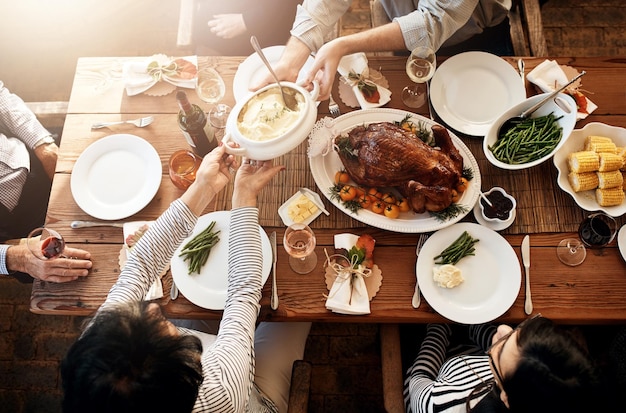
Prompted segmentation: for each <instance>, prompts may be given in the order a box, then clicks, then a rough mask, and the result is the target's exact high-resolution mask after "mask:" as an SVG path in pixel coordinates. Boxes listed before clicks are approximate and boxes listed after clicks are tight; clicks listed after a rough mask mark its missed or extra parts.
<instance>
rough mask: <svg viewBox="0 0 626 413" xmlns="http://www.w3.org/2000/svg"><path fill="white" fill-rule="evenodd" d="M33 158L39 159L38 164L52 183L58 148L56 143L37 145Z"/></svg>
mask: <svg viewBox="0 0 626 413" xmlns="http://www.w3.org/2000/svg"><path fill="white" fill-rule="evenodd" d="M35 156H36V157H37V159H39V162H41V165H43V169H44V170H45V171H46V175H48V177H49V178H50V180H51V181H52V178H54V171H55V169H56V165H57V158H58V156H59V147H58V146H57V145H56V143H48V144H44V145H39V146H38V147H36V148H35Z"/></svg>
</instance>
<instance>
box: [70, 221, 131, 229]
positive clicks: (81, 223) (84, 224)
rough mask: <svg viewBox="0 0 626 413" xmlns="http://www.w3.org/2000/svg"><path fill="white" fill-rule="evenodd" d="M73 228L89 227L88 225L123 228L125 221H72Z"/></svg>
mask: <svg viewBox="0 0 626 413" xmlns="http://www.w3.org/2000/svg"><path fill="white" fill-rule="evenodd" d="M70 227H71V228H74V229H76V228H87V227H118V228H123V227H124V223H123V222H105V221H101V222H92V221H72V223H71V224H70Z"/></svg>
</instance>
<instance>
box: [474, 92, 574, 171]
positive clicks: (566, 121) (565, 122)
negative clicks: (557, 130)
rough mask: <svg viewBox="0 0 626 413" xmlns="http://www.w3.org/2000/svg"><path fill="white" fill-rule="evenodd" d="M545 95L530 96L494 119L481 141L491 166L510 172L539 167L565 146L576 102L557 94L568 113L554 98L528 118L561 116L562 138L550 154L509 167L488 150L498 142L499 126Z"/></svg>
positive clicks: (572, 127) (509, 165) (572, 125)
mask: <svg viewBox="0 0 626 413" xmlns="http://www.w3.org/2000/svg"><path fill="white" fill-rule="evenodd" d="M546 95H547V93H542V94H540V95H536V96H532V97H530V98H528V99H526V100H525V101H523V102H521V103H519V104H517V105H515V106H513V107H512V108H510V109H509V110H507V111H506V112H504V113H503V114H502V115H500V116H499V117H498V119H496V120H495V121H494V122H493V124H492V125H491V127H490V128H489V130H488V131H487V135H485V139H484V140H483V151H484V152H485V156H486V157H487V159H488V160H489V162H491V163H492V164H493V165H495V166H497V167H498V168H501V169H511V170H517V169H526V168H530V167H533V166H536V165H539V164H540V163H542V162H545V161H546V160H548V159H550V158H551V157H552V155H554V154H555V153H556V151H558V150H559V149H560V148H561V146H563V145H564V144H565V142H566V141H567V139H568V138H569V136H570V134H571V133H572V130H574V126H575V125H576V113H577V109H576V102H575V101H574V99H573V98H572V97H571V96H569V95H566V94H564V93H559V94H558V95H557V96H556V98H559V99H560V101H562V102H564V103H565V104H567V105H568V106H569V112H567V111H565V110H564V109H563V108H561V106H559V105H557V104H556V102H555V99H556V98H555V99H550V100H549V101H548V102H546V103H545V104H544V105H543V106H542V107H540V108H539V109H537V110H536V111H535V112H534V113H533V114H532V115H531V116H530V117H531V118H538V117H541V116H545V115H548V114H550V113H552V112H554V115H555V116H556V117H559V116H563V117H562V118H561V119H559V120H558V124H559V126H561V128H562V129H563V136H562V137H561V141H560V142H559V144H558V145H557V146H556V147H555V148H554V150H553V151H552V152H550V153H549V154H548V155H545V156H544V157H542V158H540V159H537V160H534V161H532V162H527V163H524V164H517V165H511V164H508V163H505V162H501V161H499V160H497V159H496V157H495V156H493V153H492V152H491V151H490V150H489V146H493V145H494V144H495V143H496V141H497V140H498V131H499V130H500V126H501V125H502V124H503V123H504V121H506V120H507V119H510V118H512V117H515V116H519V115H520V114H521V113H522V112H524V111H525V110H526V109H529V108H530V107H531V106H533V105H534V104H535V103H537V102H539V101H540V100H541V99H543V98H545V97H546Z"/></svg>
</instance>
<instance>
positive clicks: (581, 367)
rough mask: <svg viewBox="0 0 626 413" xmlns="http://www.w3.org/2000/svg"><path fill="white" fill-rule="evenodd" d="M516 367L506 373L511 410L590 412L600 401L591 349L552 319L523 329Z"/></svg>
mask: <svg viewBox="0 0 626 413" xmlns="http://www.w3.org/2000/svg"><path fill="white" fill-rule="evenodd" d="M517 346H518V348H519V351H520V359H519V363H518V365H517V367H516V369H515V371H514V372H513V373H511V374H508V375H505V377H503V380H504V383H502V385H503V388H504V390H505V391H506V394H507V397H508V401H509V410H510V411H511V412H533V413H541V412H552V413H553V412H568V413H572V412H590V411H595V409H594V408H593V406H594V405H597V402H598V401H599V400H598V398H597V390H598V385H599V380H598V376H597V374H596V370H595V367H594V364H593V362H592V361H591V359H590V358H589V357H588V354H587V351H586V350H585V349H584V348H583V347H582V346H581V345H580V344H579V343H578V342H577V341H576V340H575V339H574V338H573V337H572V336H571V334H569V333H568V332H567V331H565V330H562V329H560V328H558V327H557V326H556V325H555V324H554V323H552V321H550V320H548V319H545V318H536V319H534V320H532V321H530V322H529V323H528V325H525V326H524V328H522V329H520V330H519V332H518V337H517Z"/></svg>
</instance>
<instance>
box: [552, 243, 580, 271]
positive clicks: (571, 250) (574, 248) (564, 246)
mask: <svg viewBox="0 0 626 413" xmlns="http://www.w3.org/2000/svg"><path fill="white" fill-rule="evenodd" d="M556 255H557V257H559V260H561V262H562V263H563V264H565V265H569V266H570V267H575V266H576V265H580V264H582V263H583V261H584V260H585V258H586V257H587V250H586V248H585V245H584V244H583V243H582V242H581V241H580V240H579V239H576V238H565V239H564V240H561V242H559V245H558V246H557V247H556Z"/></svg>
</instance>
